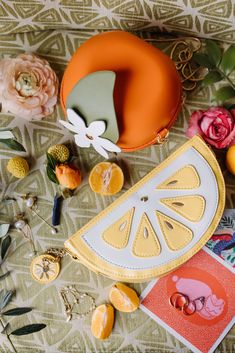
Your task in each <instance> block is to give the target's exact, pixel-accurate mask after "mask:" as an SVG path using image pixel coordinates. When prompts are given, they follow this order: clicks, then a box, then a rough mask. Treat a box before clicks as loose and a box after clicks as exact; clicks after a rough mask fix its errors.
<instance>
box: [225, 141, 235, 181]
mask: <svg viewBox="0 0 235 353" xmlns="http://www.w3.org/2000/svg"><path fill="white" fill-rule="evenodd" d="M226 166H227V168H228V171H229V172H230V173H232V174H233V175H235V145H233V146H231V147H229V149H228V151H227V154H226Z"/></svg>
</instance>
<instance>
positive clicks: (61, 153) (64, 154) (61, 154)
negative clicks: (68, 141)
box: [47, 145, 69, 163]
mask: <svg viewBox="0 0 235 353" xmlns="http://www.w3.org/2000/svg"><path fill="white" fill-rule="evenodd" d="M47 152H48V153H49V154H50V155H52V157H53V158H54V159H56V160H57V161H58V162H60V163H64V162H66V161H67V160H68V159H69V149H68V147H66V146H65V145H54V146H51V147H50V148H49V149H48V151H47Z"/></svg>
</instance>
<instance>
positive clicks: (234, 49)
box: [220, 45, 235, 75]
mask: <svg viewBox="0 0 235 353" xmlns="http://www.w3.org/2000/svg"><path fill="white" fill-rule="evenodd" d="M220 68H221V70H222V71H223V72H224V73H225V75H229V74H230V73H231V72H232V71H233V70H234V69H235V45H231V46H230V47H229V48H228V49H227V50H226V51H225V52H224V54H223V57H222V61H221V64H220Z"/></svg>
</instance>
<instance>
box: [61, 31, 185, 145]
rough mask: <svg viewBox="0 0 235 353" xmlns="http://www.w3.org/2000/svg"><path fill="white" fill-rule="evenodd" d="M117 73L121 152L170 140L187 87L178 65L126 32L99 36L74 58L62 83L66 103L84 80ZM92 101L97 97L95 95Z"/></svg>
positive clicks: (81, 47) (63, 98) (81, 48)
mask: <svg viewBox="0 0 235 353" xmlns="http://www.w3.org/2000/svg"><path fill="white" fill-rule="evenodd" d="M102 70H110V71H113V72H115V74H116V80H115V86H114V93H113V97H114V106H115V112H116V118H117V124H118V130H119V138H118V141H117V145H118V146H119V147H120V148H121V149H122V151H125V152H129V151H135V150H139V149H142V148H144V147H147V146H150V145H152V144H155V143H157V142H159V140H160V139H161V138H162V137H163V138H164V137H165V136H166V134H167V133H168V130H169V128H170V127H171V126H172V124H173V123H174V121H175V119H176V118H177V114H178V113H179V110H180V107H181V94H182V87H181V81H180V77H179V75H178V72H177V70H176V68H175V65H174V63H173V61H172V60H171V59H170V58H169V57H168V56H167V55H166V54H164V53H163V52H162V51H161V50H159V49H157V48H155V47H153V46H152V45H150V44H148V43H146V42H145V41H144V40H142V39H140V38H138V37H136V36H134V35H132V34H130V33H127V32H123V31H113V32H105V33H102V34H98V35H95V36H94V37H92V38H90V39H89V40H87V41H86V42H85V43H84V44H82V45H81V46H80V47H79V48H78V49H77V51H76V52H75V54H74V55H73V57H72V59H71V61H70V63H69V64H68V67H67V69H66V71H65V73H64V76H63V80H62V85H61V104H62V108H63V109H64V111H66V100H67V97H68V95H69V94H70V92H71V90H72V89H73V87H74V86H75V85H76V84H77V83H78V81H79V80H81V79H82V78H84V77H85V76H87V75H88V74H90V73H93V72H96V71H102ZM91 99H92V97H91Z"/></svg>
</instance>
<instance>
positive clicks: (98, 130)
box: [59, 109, 121, 158]
mask: <svg viewBox="0 0 235 353" xmlns="http://www.w3.org/2000/svg"><path fill="white" fill-rule="evenodd" d="M67 116H68V120H69V121H70V122H69V123H68V122H67V121H64V120H59V122H60V123H61V124H62V125H63V126H64V127H66V128H67V129H68V130H70V131H72V132H75V142H76V144H77V145H78V146H79V147H87V148H88V147H90V146H91V145H92V146H93V147H94V149H95V150H96V152H98V153H99V154H101V156H103V157H104V158H108V157H109V156H108V153H107V151H108V152H121V149H120V148H119V147H118V146H117V145H115V144H114V143H113V142H111V141H110V140H108V139H106V138H103V137H100V136H101V135H102V134H103V133H104V132H105V128H106V127H105V122H104V121H102V120H96V121H93V122H92V123H90V125H89V126H88V127H87V126H86V124H85V122H84V120H83V119H82V118H81V117H80V116H79V115H78V114H77V113H75V111H74V110H73V109H67Z"/></svg>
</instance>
